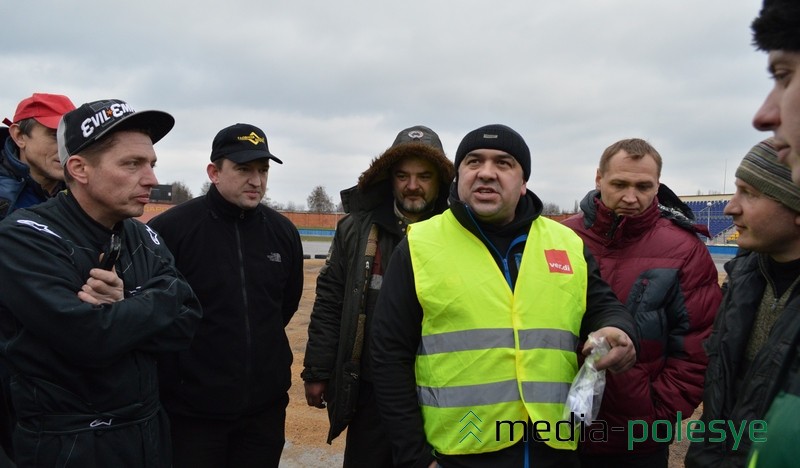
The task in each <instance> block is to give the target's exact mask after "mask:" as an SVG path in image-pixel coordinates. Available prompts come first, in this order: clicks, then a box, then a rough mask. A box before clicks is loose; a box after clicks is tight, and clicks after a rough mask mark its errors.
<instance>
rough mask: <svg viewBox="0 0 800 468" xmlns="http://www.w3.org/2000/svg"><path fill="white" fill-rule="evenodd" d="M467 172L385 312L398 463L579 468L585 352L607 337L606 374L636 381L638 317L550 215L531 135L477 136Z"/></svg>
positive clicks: (464, 161) (380, 343) (380, 359)
mask: <svg viewBox="0 0 800 468" xmlns="http://www.w3.org/2000/svg"><path fill="white" fill-rule="evenodd" d="M455 166H456V170H457V171H458V172H457V178H456V182H455V184H454V186H453V190H451V191H450V208H449V209H448V210H445V211H444V213H442V214H441V215H439V216H434V217H432V218H431V219H429V220H426V221H422V222H420V223H417V224H415V225H414V226H412V227H411V229H410V230H409V233H408V236H407V237H406V238H405V239H403V240H402V241H401V242H400V244H399V245H398V246H397V249H396V250H395V253H394V256H393V257H392V262H391V264H390V265H389V268H388V269H387V271H386V281H385V284H384V287H383V289H382V290H381V295H380V297H379V299H378V303H377V305H376V307H375V314H374V315H375V317H374V319H373V327H372V338H371V341H370V344H371V346H372V367H373V377H374V382H375V395H376V398H377V401H378V408H379V410H380V415H381V418H382V420H383V425H384V427H385V429H386V431H387V433H388V435H389V440H390V441H391V443H392V446H393V456H394V464H395V465H396V466H424V467H427V466H436V463H441V465H442V466H470V467H487V468H489V467H498V466H525V465H524V464H525V463H526V461H527V462H528V463H529V464H530V466H538V467H576V466H578V463H579V462H578V457H577V454H576V452H575V448H576V446H577V437H576V435H575V432H573V426H572V424H570V422H569V421H566V420H563V417H564V410H565V402H566V400H567V393H568V390H569V387H570V383H571V382H572V380H573V378H574V377H575V375H576V373H577V369H578V365H577V362H578V356H577V352H576V350H577V349H578V344H579V341H580V339H585V338H586V337H587V335H588V334H589V332H594V335H593V336H596V337H598V338H601V337H602V338H603V339H605V340H606V342H607V343H608V344H609V345H610V348H611V349H610V351H609V352H608V355H606V356H605V357H604V358H602V359H601V360H598V361H597V363H596V366H597V368H598V369H605V368H609V369H612V370H613V371H620V372H621V371H624V370H626V369H628V368H630V367H631V366H632V365H633V363H634V362H635V360H636V352H635V350H634V347H635V341H634V340H635V339H636V329H635V325H634V322H633V319H632V317H631V315H630V313H629V312H628V311H627V310H626V309H625V307H624V306H623V305H622V304H621V303H620V302H619V301H618V300H617V298H616V296H615V295H614V293H613V292H612V290H611V288H610V287H609V286H608V284H606V283H605V282H604V281H603V280H602V279H601V278H600V272H599V270H598V268H597V263H596V262H595V261H594V258H593V257H592V256H591V253H589V251H588V250H587V249H586V248H585V246H584V244H583V241H582V240H581V239H580V237H578V235H577V234H575V233H574V232H573V231H572V230H571V229H570V228H568V227H566V226H563V225H561V224H559V223H557V222H555V221H553V220H550V219H547V218H545V217H543V216H541V212H542V202H541V200H540V199H539V198H538V197H537V196H536V195H535V194H534V193H533V192H531V191H530V190H528V189H527V183H528V178H529V177H530V174H531V157H530V150H529V149H528V145H527V144H526V143H525V140H523V138H522V136H521V135H520V134H519V133H517V132H516V131H514V130H513V129H511V128H509V127H507V126H505V125H487V126H484V127H481V128H478V129H476V130H473V131H471V132H469V133H468V134H467V135H466V136H465V137H464V138H463V140H462V141H461V144H460V145H459V146H458V150H457V151H456V157H455ZM632 338H633V339H632ZM592 346H593V345H592V344H589V345H587V346H586V347H585V348H584V350H585V352H588V350H589V349H590V348H591V347H592ZM568 419H569V418H568ZM531 421H532V422H533V425H531V424H529V422H531ZM519 425H522V426H523V427H522V428H520V427H519ZM515 428H516V429H517V430H516V431H515V430H514V429H515Z"/></svg>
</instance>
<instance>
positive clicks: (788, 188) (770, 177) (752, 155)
mask: <svg viewBox="0 0 800 468" xmlns="http://www.w3.org/2000/svg"><path fill="white" fill-rule="evenodd" d="M736 177H737V178H738V179H739V180H742V181H744V182H747V183H748V184H750V185H752V186H753V187H755V188H756V189H758V191H760V192H761V193H763V194H764V195H766V196H768V197H770V198H772V199H775V200H777V201H779V202H781V203H782V204H784V205H786V206H787V207H788V208H789V209H790V210H792V211H796V212H798V213H800V187H798V186H797V185H795V184H794V183H793V182H792V172H791V170H790V169H789V168H788V167H787V166H784V165H783V164H781V163H780V162H778V154H777V153H776V152H775V147H774V146H773V143H772V139H766V140H764V141H762V142H761V143H759V144H757V145H755V146H754V147H753V148H752V149H751V150H750V151H749V152H748V153H747V154H746V155H745V156H744V159H742V163H741V164H739V167H738V168H737V169H736Z"/></svg>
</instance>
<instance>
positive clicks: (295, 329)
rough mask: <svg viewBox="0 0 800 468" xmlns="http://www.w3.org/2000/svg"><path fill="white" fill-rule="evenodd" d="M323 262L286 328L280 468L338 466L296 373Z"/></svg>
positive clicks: (312, 267)
mask: <svg viewBox="0 0 800 468" xmlns="http://www.w3.org/2000/svg"><path fill="white" fill-rule="evenodd" d="M324 263H325V260H320V259H311V260H305V264H304V266H305V283H304V286H303V297H302V299H301V300H300V308H299V309H298V311H297V313H296V314H295V316H294V317H293V318H292V321H291V322H290V323H289V325H288V326H287V327H286V333H287V335H288V337H289V343H291V346H292V351H293V352H294V364H293V365H292V388H291V389H290V390H289V407H288V408H287V410H286V446H285V447H284V449H283V456H282V457H281V463H280V466H281V468H329V467H335V466H342V458H343V456H342V454H343V453H344V436H345V435H344V434H342V435H341V436H339V438H337V439H336V440H334V441H333V444H332V445H328V444H326V443H325V439H326V438H327V434H328V418H327V412H326V411H325V410H322V409H317V408H312V407H310V406H308V405H306V399H305V394H304V393H303V381H302V380H301V379H300V372H301V371H302V370H303V353H304V352H305V349H306V341H307V340H308V334H307V329H308V321H309V316H310V314H311V307H312V305H313V304H314V295H315V294H314V290H315V287H316V284H317V274H318V273H319V270H320V268H321V267H322V265H323V264H324ZM699 417H700V411H699V410H698V411H695V413H694V414H693V415H692V417H691V418H687V419H685V420H684V431H683V433H684V434H685V433H686V431H685V425H686V423H687V422H688V420H690V419H698V418H699ZM687 445H688V444H687V443H686V442H685V441H684V442H680V443H674V444H673V445H672V447H671V448H670V463H669V466H670V468H680V467H682V466H683V457H684V455H685V454H686V448H687Z"/></svg>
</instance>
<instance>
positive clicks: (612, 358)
mask: <svg viewBox="0 0 800 468" xmlns="http://www.w3.org/2000/svg"><path fill="white" fill-rule="evenodd" d="M592 335H594V336H595V337H598V338H599V337H601V336H602V337H605V339H606V343H608V345H609V346H610V347H611V350H610V351H609V352H608V354H606V355H605V356H603V357H602V358H600V359H598V360H597V362H596V363H595V368H596V369H597V370H602V369H608V370H610V371H611V372H613V373H615V374H617V373H620V372H625V371H626V370H628V369H630V368H631V367H633V365H634V364H635V363H636V348H634V347H633V342H632V341H631V339H630V337H629V336H628V334H627V333H625V332H624V331H622V330H620V329H619V328H617V327H603V328H601V329H599V330H597V331H595V332H593V333H592ZM591 350H592V346H591V345H590V344H589V342H588V341H587V342H586V344H584V345H583V355H584V356H588V355H589V353H590V352H591Z"/></svg>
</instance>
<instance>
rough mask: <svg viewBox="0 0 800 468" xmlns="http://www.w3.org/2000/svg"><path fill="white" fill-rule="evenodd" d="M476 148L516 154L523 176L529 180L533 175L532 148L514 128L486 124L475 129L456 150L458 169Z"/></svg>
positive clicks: (515, 157)
mask: <svg viewBox="0 0 800 468" xmlns="http://www.w3.org/2000/svg"><path fill="white" fill-rule="evenodd" d="M476 149H495V150H500V151H505V152H506V153H508V154H510V155H511V156H514V159H516V160H517V162H518V163H519V165H520V166H522V178H523V179H524V180H525V181H526V182H527V181H528V177H530V175H531V150H529V149H528V145H527V144H525V140H524V139H523V138H522V136H521V135H520V134H519V133H517V132H516V131H514V129H512V128H510V127H507V126H505V125H500V124H492V125H486V126H484V127H481V128H478V129H476V130H473V131H471V132H469V133H467V135H466V136H465V137H464V139H462V140H461V144H459V145H458V150H456V159H455V161H454V163H455V166H456V171H458V166H459V165H460V164H461V161H463V160H464V156H466V155H467V153H469V152H470V151H473V150H476Z"/></svg>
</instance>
